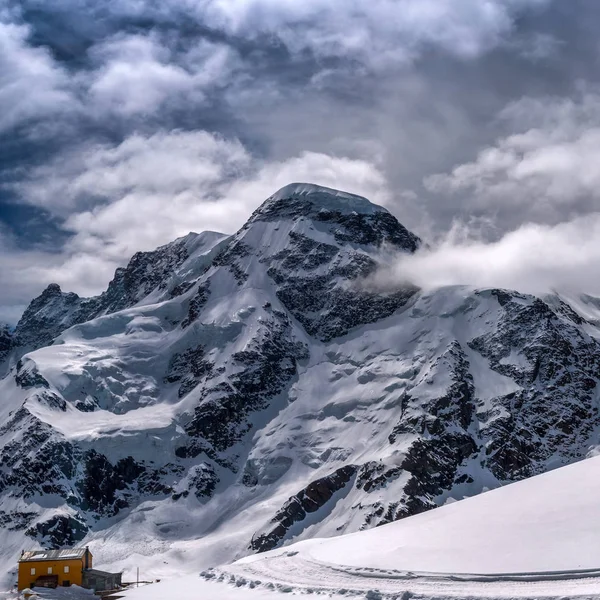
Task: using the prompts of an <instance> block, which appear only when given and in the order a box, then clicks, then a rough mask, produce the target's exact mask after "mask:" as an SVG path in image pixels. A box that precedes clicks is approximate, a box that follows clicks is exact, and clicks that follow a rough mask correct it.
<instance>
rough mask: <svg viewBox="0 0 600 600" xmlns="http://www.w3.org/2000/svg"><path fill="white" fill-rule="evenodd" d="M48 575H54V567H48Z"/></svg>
mask: <svg viewBox="0 0 600 600" xmlns="http://www.w3.org/2000/svg"><path fill="white" fill-rule="evenodd" d="M48 575H52V567H48Z"/></svg>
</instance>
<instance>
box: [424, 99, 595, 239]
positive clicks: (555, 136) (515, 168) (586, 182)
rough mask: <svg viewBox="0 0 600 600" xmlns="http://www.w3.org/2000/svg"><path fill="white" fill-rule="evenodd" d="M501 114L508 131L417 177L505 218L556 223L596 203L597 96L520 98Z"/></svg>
mask: <svg viewBox="0 0 600 600" xmlns="http://www.w3.org/2000/svg"><path fill="white" fill-rule="evenodd" d="M501 118H502V119H503V120H504V121H506V124H507V127H508V128H509V129H511V130H512V131H515V132H516V133H513V134H511V135H508V136H506V137H503V138H501V139H499V140H497V141H496V143H495V144H494V145H493V146H490V147H488V148H485V149H483V150H481V151H480V152H479V154H478V155H477V157H476V158H475V160H474V161H472V162H468V163H465V164H461V165H458V166H456V167H455V168H454V169H453V170H452V171H451V172H450V173H444V174H438V175H434V176H431V177H428V178H427V179H426V180H425V185H426V187H427V188H428V189H429V190H430V191H431V192H434V193H436V194H439V195H456V196H459V197H460V198H461V201H462V205H463V207H464V208H465V210H469V209H470V210H473V211H477V212H478V213H481V212H487V213H488V214H496V216H497V218H498V221H499V222H503V223H508V224H509V225H511V224H512V226H513V227H514V226H515V225H516V224H517V223H522V222H523V221H527V220H531V221H535V222H541V223H558V222H560V221H562V220H563V219H564V218H565V215H567V216H568V215H571V216H575V215H578V214H585V213H589V212H595V211H596V210H598V207H599V206H600V171H598V166H597V165H598V163H599V161H600V96H599V95H597V94H595V93H591V92H589V93H585V94H584V95H583V96H582V97H580V98H579V99H578V100H573V99H559V98H546V99H541V100H540V99H538V100H533V99H528V98H526V99H523V100H521V101H519V102H516V103H513V104H511V105H510V106H509V107H508V108H507V109H506V110H505V111H503V113H502V115H501Z"/></svg>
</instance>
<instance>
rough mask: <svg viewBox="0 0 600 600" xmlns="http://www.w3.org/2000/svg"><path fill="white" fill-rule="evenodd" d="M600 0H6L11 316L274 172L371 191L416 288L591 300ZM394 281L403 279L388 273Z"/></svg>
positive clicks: (177, 230) (257, 190)
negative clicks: (412, 234)
mask: <svg viewBox="0 0 600 600" xmlns="http://www.w3.org/2000/svg"><path fill="white" fill-rule="evenodd" d="M598 23H600V2H597V0H302V1H300V0H54V1H53V2H48V1H47V0H0V250H1V252H2V260H1V261H0V320H6V321H8V322H11V323H14V322H15V320H16V319H17V318H18V316H19V314H20V313H21V312H22V310H23V308H24V306H25V305H26V304H27V303H28V301H29V300H30V299H31V298H32V297H33V296H35V295H37V294H39V293H40V292H41V291H42V289H43V288H44V287H45V286H46V285H47V284H48V283H50V282H58V283H59V284H60V285H61V286H62V287H63V289H65V290H73V291H76V292H78V293H80V294H83V295H88V294H94V293H98V292H99V291H101V290H102V289H103V288H104V287H105V286H106V284H107V282H108V281H109V280H110V278H111V275H112V273H113V271H114V269H115V267H116V266H118V265H121V264H124V263H126V262H127V259H128V257H129V256H130V255H131V254H133V253H134V252H135V251H137V250H149V249H153V248H154V247H156V246H158V245H160V244H163V243H166V242H168V241H170V240H172V239H174V238H176V237H178V236H180V235H184V234H185V233H187V232H188V231H190V230H193V231H201V230H205V229H211V230H217V231H224V232H232V231H234V230H235V229H236V228H237V227H238V226H240V225H241V224H243V222H244V221H245V219H246V218H247V216H248V215H249V213H250V212H251V211H252V210H253V209H254V208H255V207H256V206H257V205H258V204H260V203H261V201H263V200H264V199H265V198H266V197H267V196H268V195H270V194H271V193H273V192H274V191H275V190H276V189H278V188H279V187H281V186H282V185H284V184H286V183H288V182H291V181H310V182H315V183H320V184H324V185H329V186H333V187H338V188H342V189H345V190H348V191H352V192H355V193H360V194H363V195H366V196H368V197H369V198H371V199H372V200H373V201H375V202H379V203H381V204H384V205H385V206H387V207H388V208H389V210H391V211H392V212H393V213H394V214H395V215H396V216H397V217H398V218H399V219H400V220H401V222H403V223H404V224H405V225H406V226H407V227H409V228H411V229H413V230H414V231H416V232H417V233H419V234H420V235H421V236H423V237H424V238H426V239H427V240H429V241H430V242H431V248H432V249H431V250H430V251H428V252H427V253H424V254H423V255H421V256H419V257H418V259H416V261H413V262H412V263H411V264H410V265H406V264H403V265H400V266H397V268H396V271H397V270H398V269H400V267H401V270H402V271H403V272H404V271H405V270H408V272H410V273H411V274H412V275H411V276H414V278H416V279H418V280H419V282H420V283H421V284H423V285H427V284H431V285H438V284H440V285H441V284H451V283H471V284H474V285H505V286H511V287H523V288H540V289H541V288H557V287H561V286H566V287H571V288H576V289H582V290H585V291H588V292H592V293H600V242H596V240H600V212H599V211H600V167H599V165H600V69H599V66H600V64H599V63H600V60H599V59H600V41H599V40H598V35H597V29H598ZM391 272H393V270H392V271H391Z"/></svg>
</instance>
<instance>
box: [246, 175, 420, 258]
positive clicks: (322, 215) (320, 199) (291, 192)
mask: <svg viewBox="0 0 600 600" xmlns="http://www.w3.org/2000/svg"><path fill="white" fill-rule="evenodd" d="M259 223H270V224H272V225H271V227H264V226H263V227H262V228H260V237H261V238H262V237H264V236H265V235H267V236H272V237H274V238H280V237H281V235H273V234H272V233H269V231H270V232H273V231H282V230H284V229H288V230H291V229H293V230H294V231H295V232H296V233H301V234H307V233H309V232H314V233H313V234H311V236H310V237H313V238H315V237H319V234H321V238H322V239H328V240H329V241H330V242H331V241H334V242H337V243H338V244H342V245H346V244H350V245H353V246H355V247H356V246H362V247H363V248H364V247H371V248H373V247H375V248H378V247H380V246H382V245H384V244H389V245H391V246H393V247H396V248H397V249H398V250H401V251H404V252H414V251H415V250H416V249H417V248H418V247H419V246H420V244H421V240H420V239H419V238H418V237H417V236H416V235H414V234H413V233H411V232H410V231H408V230H407V229H406V228H405V227H404V226H403V225H402V224H400V223H399V222H398V220H397V219H396V218H395V217H394V216H393V215H392V214H391V213H390V212H388V211H387V210H386V209H385V208H383V207H382V206H378V205H377V204H373V203H372V202H370V201H369V200H367V199H366V198H363V197H362V196H356V195H354V194H350V193H348V192H342V191H340V190H334V189H331V188H327V187H323V186H317V185H313V184H310V183H292V184H290V185H287V186H285V187H283V188H281V189H280V190H279V191H278V192H276V193H275V194H273V195H272V196H270V197H269V198H268V199H267V200H266V201H265V202H264V203H263V204H262V205H261V206H260V207H259V208H258V209H257V210H256V211H255V212H254V213H253V214H252V216H251V217H250V219H249V220H248V222H247V223H246V225H245V226H244V227H243V228H242V230H241V232H240V233H243V232H245V231H247V230H249V229H250V230H252V229H256V226H257V224H259ZM243 234H244V233H243ZM244 235H245V234H244Z"/></svg>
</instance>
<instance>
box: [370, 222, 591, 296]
mask: <svg viewBox="0 0 600 600" xmlns="http://www.w3.org/2000/svg"><path fill="white" fill-rule="evenodd" d="M598 239H600V212H596V213H593V214H590V215H587V216H585V217H578V218H575V219H572V220H569V221H566V222H564V223H560V224H558V225H553V226H551V225H540V224H533V223H530V224H526V225H523V226H521V227H519V228H518V229H516V230H515V231H512V232H510V233H507V234H505V235H504V236H503V237H502V238H501V239H499V240H498V241H496V242H492V243H490V242H486V241H484V240H481V239H476V238H473V237H472V236H471V235H470V234H469V232H468V231H465V229H463V228H460V227H458V228H456V229H454V230H453V231H452V232H451V234H450V235H449V236H448V237H447V238H446V239H444V240H443V241H442V242H441V243H440V244H438V245H437V246H435V247H433V248H429V249H424V250H422V251H419V252H417V253H416V254H415V255H414V256H401V257H396V259H395V260H394V261H393V262H392V263H391V264H390V266H389V267H387V268H385V269H382V270H381V271H380V272H379V273H377V274H376V276H375V277H374V279H373V280H372V282H371V283H372V284H373V285H375V286H377V287H383V288H394V287H396V286H397V285H398V284H400V283H404V282H406V281H410V282H412V283H414V284H416V285H418V286H420V287H422V288H425V289H432V288H438V287H442V286H447V285H468V286H475V287H479V288H489V287H499V288H507V289H516V290H519V291H522V292H529V293H534V294H540V293H547V292H550V291H554V290H557V291H564V292H575V293H583V292H587V293H590V294H600V244H598Z"/></svg>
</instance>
